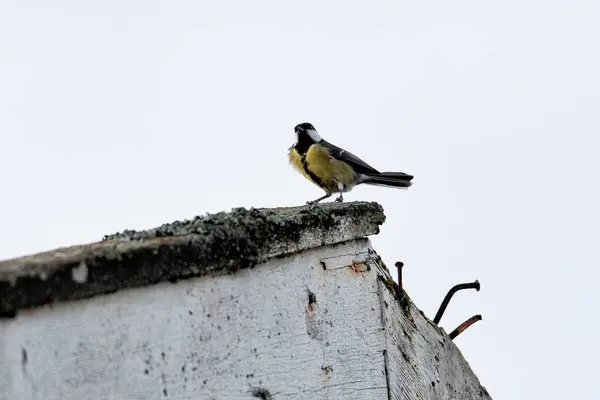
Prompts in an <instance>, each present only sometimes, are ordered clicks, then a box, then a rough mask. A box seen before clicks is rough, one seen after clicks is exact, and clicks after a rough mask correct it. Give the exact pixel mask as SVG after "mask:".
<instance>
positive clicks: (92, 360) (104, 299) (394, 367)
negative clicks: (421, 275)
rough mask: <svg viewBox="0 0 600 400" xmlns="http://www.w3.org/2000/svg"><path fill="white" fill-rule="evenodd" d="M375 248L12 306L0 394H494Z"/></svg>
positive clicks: (0, 324) (8, 399) (1, 333)
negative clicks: (401, 291)
mask: <svg viewBox="0 0 600 400" xmlns="http://www.w3.org/2000/svg"><path fill="white" fill-rule="evenodd" d="M370 251H371V247H370V244H369V241H368V240H366V239H361V240H354V241H351V242H347V243H346V244H343V245H334V246H327V247H322V248H317V249H313V250H308V251H304V252H302V253H299V254H296V255H293V256H288V257H286V258H280V259H272V260H270V261H267V262H266V263H263V264H260V265H257V266H256V267H254V268H252V269H243V270H239V271H238V272H236V273H235V274H229V275H220V276H214V277H202V278H194V279H189V280H184V281H179V282H178V283H176V284H171V283H161V284H157V285H154V286H146V287H142V288H135V289H127V290H123V291H119V292H116V293H113V294H109V295H104V296H96V297H93V298H90V299H84V300H78V301H72V302H62V303H56V304H54V305H48V306H44V307H41V308H38V309H29V310H21V311H20V312H19V314H18V316H17V317H16V318H14V319H5V320H0V341H1V342H0V361H1V363H0V399H2V400H13V399H44V400H53V399H61V400H62V399H77V400H81V399H90V400H95V399H98V400H100V399H102V400H106V399H218V400H221V399H222V400H237V399H240V400H241V399H253V398H254V399H256V398H258V399H261V398H264V399H289V400H291V399H343V400H353V399H374V400H375V399H377V400H385V399H388V396H390V398H393V399H489V396H488V395H487V393H485V392H484V391H483V390H482V389H480V386H479V382H478V381H477V378H476V377H475V375H474V374H473V373H472V372H471V370H470V369H469V367H468V365H467V363H466V362H465V361H464V359H463V358H462V356H461V355H460V353H459V352H458V350H457V349H456V347H455V346H454V344H453V343H452V342H451V341H450V340H449V339H448V338H447V336H445V335H444V334H442V333H440V331H438V330H437V328H436V327H433V326H431V325H430V323H429V322H428V321H427V320H426V319H424V318H423V317H422V316H421V314H420V313H419V312H418V311H417V310H416V309H415V308H414V306H412V305H411V307H413V308H412V309H411V317H407V316H406V315H405V313H404V311H403V309H402V308H401V307H400V305H399V304H398V302H397V301H396V300H395V299H394V298H393V297H392V296H391V294H390V293H389V292H388V291H387V289H386V288H385V287H384V286H383V285H381V283H380V282H379V281H378V279H377V275H378V274H385V271H382V270H381V269H380V268H379V266H378V265H377V264H376V262H375V261H374V260H373V255H372V254H370ZM367 259H368V261H367V263H366V264H364V265H361V266H359V268H358V272H357V271H355V270H356V268H355V270H353V269H352V268H351V267H350V265H351V264H352V261H365V260H367ZM365 266H369V267H370V268H368V269H367V268H366V267H365ZM309 300H310V301H309ZM386 305H387V306H386ZM411 320H412V321H413V322H410V321H411ZM407 330H408V331H410V335H411V337H407V336H405V333H403V332H406V331H407ZM403 354H404V356H403ZM436 358H437V361H436ZM386 370H388V372H387V374H386ZM432 383H433V384H432Z"/></svg>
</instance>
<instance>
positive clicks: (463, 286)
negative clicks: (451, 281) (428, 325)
mask: <svg viewBox="0 0 600 400" xmlns="http://www.w3.org/2000/svg"><path fill="white" fill-rule="evenodd" d="M464 289H476V290H477V291H478V292H479V289H481V285H480V284H479V281H475V282H472V283H460V284H458V285H456V286H454V287H453V288H452V289H450V290H449V291H448V294H447V295H446V297H444V301H442V304H441V305H440V308H439V309H438V312H437V313H436V314H435V318H433V322H434V323H435V324H439V323H440V320H441V319H442V316H443V315H444V311H446V307H448V303H450V299H451V298H452V296H454V293H456V292H458V291H459V290H464Z"/></svg>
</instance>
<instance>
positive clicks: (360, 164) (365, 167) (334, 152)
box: [319, 140, 379, 174]
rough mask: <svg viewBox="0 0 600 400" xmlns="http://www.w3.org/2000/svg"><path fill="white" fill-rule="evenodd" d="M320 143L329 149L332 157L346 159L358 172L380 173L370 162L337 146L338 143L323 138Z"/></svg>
mask: <svg viewBox="0 0 600 400" xmlns="http://www.w3.org/2000/svg"><path fill="white" fill-rule="evenodd" d="M319 144H320V145H322V146H323V147H325V148H326V149H327V150H329V153H330V154H331V156H332V157H334V158H335V159H337V160H341V161H344V162H346V163H348V164H350V165H351V166H352V168H354V170H355V171H356V172H358V173H361V174H378V173H379V171H377V170H376V169H375V168H373V167H371V166H370V165H369V164H367V163H366V162H364V161H363V160H361V159H360V158H358V157H357V156H355V155H354V154H352V153H350V152H349V151H346V150H344V149H342V148H340V147H337V146H336V145H334V144H331V143H329V142H328V141H326V140H321V141H320V142H319Z"/></svg>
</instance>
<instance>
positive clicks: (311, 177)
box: [302, 154, 325, 188]
mask: <svg viewBox="0 0 600 400" xmlns="http://www.w3.org/2000/svg"><path fill="white" fill-rule="evenodd" d="M302 167H303V168H304V172H306V173H307V174H308V176H310V179H312V180H313V182H314V183H316V184H317V185H319V186H320V187H322V188H325V185H323V181H322V180H321V179H319V177H318V176H316V175H315V174H313V173H312V171H311V170H310V169H308V161H306V154H303V155H302Z"/></svg>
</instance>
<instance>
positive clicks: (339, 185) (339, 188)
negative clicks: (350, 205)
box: [335, 182, 344, 203]
mask: <svg viewBox="0 0 600 400" xmlns="http://www.w3.org/2000/svg"><path fill="white" fill-rule="evenodd" d="M337 187H338V190H339V191H340V195H339V196H338V197H337V198H336V199H335V201H336V202H337V203H341V202H342V201H344V196H343V193H344V185H343V184H342V183H340V182H337Z"/></svg>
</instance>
